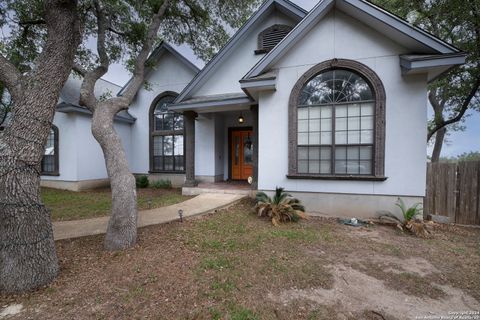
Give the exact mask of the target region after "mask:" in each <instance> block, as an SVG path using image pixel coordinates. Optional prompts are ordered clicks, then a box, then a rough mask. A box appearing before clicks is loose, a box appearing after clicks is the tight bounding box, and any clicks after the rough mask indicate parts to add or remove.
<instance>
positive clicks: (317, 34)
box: [259, 11, 427, 211]
mask: <svg viewBox="0 0 480 320" xmlns="http://www.w3.org/2000/svg"><path fill="white" fill-rule="evenodd" d="M405 52H406V50H405V49H404V48H402V47H400V46H399V45H397V44H395V43H393V42H391V41H390V40H388V39H386V38H385V37H384V36H382V35H380V34H379V33H377V32H376V31H374V30H373V29H370V28H369V27H368V26H366V25H364V24H362V23H360V22H358V21H356V20H354V19H353V18H351V17H349V16H347V15H345V14H343V13H341V12H339V11H334V12H331V13H330V14H328V15H327V16H326V17H325V18H324V19H323V20H321V21H320V22H319V23H318V24H317V26H315V27H314V28H313V29H312V30H311V31H310V32H309V34H308V35H306V36H305V37H304V38H303V39H302V40H301V41H300V42H299V43H298V44H297V45H296V46H295V47H294V49H292V50H291V51H290V52H288V53H287V54H286V56H284V57H283V58H282V59H281V60H280V61H279V62H278V63H277V65H276V66H275V68H278V70H279V75H278V78H277V90H276V91H275V92H264V93H261V94H260V97H259V144H260V146H261V147H260V149H259V189H263V190H274V189H275V187H276V186H282V187H285V188H286V189H287V190H289V191H296V192H302V193H306V192H321V193H322V196H321V197H320V196H319V197H318V199H316V200H315V202H312V201H310V200H308V201H309V202H308V204H309V205H311V206H313V204H314V203H315V204H316V207H317V208H318V209H320V208H321V206H323V205H326V206H327V207H329V206H331V204H332V203H333V201H336V206H337V208H339V209H342V208H343V207H341V206H340V203H341V202H342V199H343V198H342V199H341V197H340V198H336V200H335V198H332V199H331V200H325V199H324V200H322V199H323V198H322V197H323V193H327V194H331V193H336V194H338V193H344V194H364V195H386V196H388V195H393V196H397V195H401V196H414V197H417V198H416V199H419V198H418V197H422V196H423V195H424V193H425V176H426V139H425V137H426V132H427V128H426V123H427V108H426V104H427V82H426V75H416V76H409V77H402V75H401V70H400V66H399V58H398V55H399V54H402V53H405ZM333 58H344V59H352V60H356V61H359V62H361V63H363V64H365V65H367V66H368V67H370V68H371V69H372V70H374V71H375V72H376V73H377V75H378V76H379V77H380V79H381V80H382V82H383V85H384V86H385V90H386V144H385V175H386V176H387V177H388V179H387V180H386V181H383V182H380V181H375V182H373V181H339V180H296V179H295V180H294V179H287V178H286V174H287V173H288V121H289V119H288V100H289V97H290V93H291V90H292V88H293V86H294V85H295V82H296V81H297V79H298V78H299V77H301V76H302V75H303V74H304V73H305V72H306V71H307V70H308V69H310V68H311V67H312V66H314V65H316V64H318V63H320V62H323V61H325V60H329V59H333ZM277 141H278V142H279V143H273V142H277ZM282 141H283V143H280V142H282ZM309 197H310V198H311V199H315V196H309ZM305 199H307V198H305ZM327 199H328V197H327ZM375 199H377V198H375ZM325 201H327V202H328V201H330V202H328V203H327V204H325ZM382 201H383V200H382ZM382 201H378V200H373V202H372V201H371V200H368V201H366V202H364V205H365V208H363V209H362V208H358V207H357V208H356V210H366V211H368V210H370V209H369V208H371V206H370V204H371V203H374V204H376V205H383V206H385V202H384V201H383V202H382ZM389 201H391V204H393V203H394V202H395V201H396V197H393V198H391V199H390V200H389ZM351 203H356V204H357V205H360V204H361V203H362V202H355V201H354V202H351ZM369 203H370V204H369ZM388 203H390V202H388ZM307 207H308V205H307ZM389 207H390V205H389ZM376 208H377V210H378V209H379V208H378V207H376ZM342 210H343V209H342Z"/></svg>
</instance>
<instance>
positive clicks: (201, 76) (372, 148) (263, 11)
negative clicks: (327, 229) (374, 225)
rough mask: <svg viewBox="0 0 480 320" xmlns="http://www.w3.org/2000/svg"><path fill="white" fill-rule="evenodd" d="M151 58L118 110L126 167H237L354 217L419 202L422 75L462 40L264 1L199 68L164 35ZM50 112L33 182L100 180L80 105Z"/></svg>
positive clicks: (204, 178) (451, 59)
mask: <svg viewBox="0 0 480 320" xmlns="http://www.w3.org/2000/svg"><path fill="white" fill-rule="evenodd" d="M152 59H155V67H154V68H152V69H151V70H150V71H149V73H148V76H147V81H148V82H149V83H150V84H151V88H152V90H145V89H142V90H140V92H139V93H138V95H137V97H136V100H135V102H134V103H133V105H132V106H131V108H130V110H129V113H124V114H119V115H118V118H119V119H117V122H118V123H117V130H118V131H119V132H120V133H121V135H122V139H123V143H124V147H125V149H126V151H127V154H128V157H129V159H128V160H129V163H130V166H131V170H132V172H134V173H135V174H148V175H149V176H150V178H151V180H155V179H169V180H171V181H172V183H173V184H175V185H179V186H180V185H182V186H183V187H184V192H186V193H195V190H198V183H200V184H201V186H202V183H203V186H208V185H212V184H215V183H219V182H223V181H247V180H249V177H250V178H251V179H250V180H251V182H252V185H251V186H252V188H253V189H258V190H265V191H272V190H274V189H275V187H277V186H282V187H284V188H285V189H286V190H288V191H289V192H290V193H291V194H293V195H294V196H296V197H298V198H300V199H301V200H303V202H304V203H305V205H306V207H307V209H308V210H309V211H318V212H323V213H327V214H333V215H336V214H338V215H355V216H367V215H372V213H374V212H375V211H377V210H390V209H392V208H393V206H394V203H395V201H396V199H397V197H399V196H400V197H402V198H404V199H405V200H406V201H407V202H410V203H412V202H419V201H422V199H423V196H424V194H425V180H426V179H425V177H426V138H425V137H426V132H427V85H428V83H429V81H432V80H433V79H435V78H436V77H438V76H439V75H440V74H442V73H443V72H445V71H447V70H449V69H450V68H452V67H455V66H457V65H461V64H463V63H464V62H465V53H463V52H461V51H460V50H458V49H457V48H455V47H453V46H451V45H449V44H448V43H446V42H444V41H442V40H440V39H437V38H435V37H434V36H432V35H430V34H428V33H426V32H424V31H422V30H420V29H418V28H416V27H414V26H412V25H410V24H409V23H407V22H406V21H404V20H402V19H400V18H398V17H397V16H395V15H393V14H391V13H389V12H387V11H385V10H383V9H381V8H379V7H377V6H375V5H373V4H371V3H369V2H367V1H363V0H322V1H320V2H319V3H318V4H317V5H316V6H315V7H314V8H313V9H312V10H311V11H310V12H306V11H304V10H303V9H302V8H300V7H298V6H296V5H295V4H293V3H291V2H289V1H288V0H267V1H266V2H265V3H264V4H263V5H262V6H261V7H260V8H259V9H258V10H257V11H256V12H255V13H254V14H253V15H252V17H251V18H250V19H249V20H248V21H247V22H246V23H245V25H244V26H243V27H242V28H240V29H239V30H238V31H237V32H236V33H235V34H234V35H233V36H232V38H231V39H230V41H229V42H228V43H227V44H226V45H225V46H224V48H223V49H222V50H221V51H220V52H219V53H218V54H217V55H216V56H215V57H214V58H213V59H212V60H211V61H210V62H208V63H207V65H206V66H205V67H204V68H203V69H202V70H201V71H200V70H198V69H197V68H196V67H195V66H194V65H193V64H192V63H190V62H189V61H188V60H186V59H185V58H184V57H182V56H181V55H180V54H179V53H178V52H176V51H175V50H174V49H173V48H172V47H170V46H168V45H167V44H162V45H161V46H160V47H159V48H157V50H156V51H155V53H154V54H153V55H152ZM121 93H122V92H121V90H119V92H118V94H121ZM73 104H74V103H73ZM69 110H70V109H69ZM77 111H78V110H77ZM54 123H55V126H57V127H58V132H59V139H58V141H59V150H58V153H59V160H58V169H59V170H58V172H55V174H56V176H43V177H42V181H43V183H44V184H48V183H50V184H51V183H52V182H53V181H55V182H56V183H62V184H63V186H64V187H67V185H68V186H69V187H72V188H73V189H75V188H76V189H81V186H82V184H83V185H84V186H89V185H95V181H102V179H105V178H106V173H105V165H104V164H103V158H102V155H101V152H100V148H99V147H98V146H97V145H96V144H95V141H94V140H93V137H91V134H90V135H89V134H87V133H85V132H87V131H88V133H89V130H90V129H89V119H88V114H86V113H84V112H74V111H73V109H72V111H69V112H67V113H66V109H62V108H61V107H60V106H59V110H58V112H57V114H56V116H55V121H54ZM80 131H85V132H83V133H81V132H80ZM72 141H76V143H72ZM74 186H75V187H74Z"/></svg>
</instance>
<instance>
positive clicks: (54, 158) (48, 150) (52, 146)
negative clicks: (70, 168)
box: [41, 126, 59, 175]
mask: <svg viewBox="0 0 480 320" xmlns="http://www.w3.org/2000/svg"><path fill="white" fill-rule="evenodd" d="M41 171H42V172H41V174H42V175H58V174H59V172H58V128H57V127H56V126H52V128H51V129H50V133H49V135H48V138H47V143H46V145H45V152H44V154H43V158H42V162H41Z"/></svg>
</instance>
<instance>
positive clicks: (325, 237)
mask: <svg viewBox="0 0 480 320" xmlns="http://www.w3.org/2000/svg"><path fill="white" fill-rule="evenodd" d="M251 210H252V203H251V202H250V201H249V200H245V201H242V202H241V203H239V204H237V205H235V206H233V207H231V208H229V209H225V210H222V211H220V212H218V213H215V214H212V215H208V216H204V217H201V218H197V219H192V220H189V221H186V222H184V223H180V222H175V223H171V224H166V225H160V226H152V227H148V228H143V229H141V230H140V231H139V243H138V245H137V246H135V247H134V248H132V249H129V250H126V251H123V252H117V253H109V252H104V251H103V250H102V240H103V239H102V236H98V237H97V236H95V237H87V238H82V239H76V240H67V241H59V242H57V249H58V256H59V258H60V263H61V273H60V275H59V277H58V279H57V280H56V281H55V282H54V283H53V284H52V285H51V286H49V287H48V288H44V289H41V290H39V291H37V292H34V293H30V294H26V295H22V296H17V297H0V311H1V306H4V305H9V304H11V303H21V304H22V305H23V306H24V310H23V311H22V312H21V313H20V314H18V315H17V316H14V317H13V319H28V318H31V319H236V320H241V319H244V320H245V319H381V316H379V315H378V313H380V314H382V316H383V317H384V318H385V319H397V318H396V316H398V319H403V318H402V314H400V315H394V314H391V313H390V314H388V313H387V312H385V311H382V310H375V309H372V308H373V306H368V305H362V306H361V307H359V308H358V309H356V310H351V309H349V308H347V307H346V306H345V305H343V304H342V303H344V302H345V301H338V302H334V303H327V301H326V300H318V299H317V300H315V299H290V300H288V301H286V302H284V301H281V300H279V299H277V298H276V297H278V296H280V295H281V294H284V293H285V292H289V291H294V292H303V291H305V292H307V291H308V292H310V291H311V292H312V293H311V294H315V292H317V291H315V290H318V291H322V292H326V293H327V294H328V293H329V292H330V289H331V288H332V287H334V286H335V283H334V272H333V271H332V266H337V265H344V266H347V267H348V268H353V269H354V270H358V271H359V272H363V273H365V274H366V275H368V277H372V279H377V280H378V282H379V283H384V284H385V288H388V290H391V292H397V291H398V292H401V293H402V294H408V295H409V296H412V297H414V298H415V299H437V300H438V299H443V297H444V296H445V295H446V293H445V292H443V291H442V289H439V287H437V286H436V285H435V283H438V284H442V285H449V286H452V287H455V288H459V289H461V290H463V291H464V292H465V294H469V295H471V296H473V297H474V298H475V299H477V300H480V291H479V290H478V288H479V287H480V279H479V277H478V265H480V249H479V248H480V246H479V245H480V230H475V229H464V228H456V227H455V228H451V227H437V229H436V231H435V236H434V238H433V239H429V240H424V239H418V238H415V237H412V236H405V235H403V234H401V233H398V232H397V231H395V230H393V229H388V228H385V227H378V226H375V227H371V228H362V229H357V228H351V227H347V226H343V225H339V224H337V223H336V221H335V220H329V219H319V218H312V219H310V220H308V221H302V222H300V223H298V224H285V225H281V226H280V227H277V228H276V227H273V226H272V225H271V223H270V222H269V221H268V220H262V219H258V218H257V217H256V216H255V214H254V213H252V211H251ZM373 258H375V259H376V260H375V259H373ZM410 258H412V259H417V260H418V259H425V261H426V262H425V265H426V267H425V270H423V269H422V270H416V269H411V268H410V264H411V263H410V262H409V261H408V260H406V259H410ZM404 260H405V261H407V263H405V264H402V263H401V262H402V261H404ZM430 264H431V266H434V267H431V266H430ZM429 266H430V267H429ZM392 268H393V269H392ZM429 268H430V269H431V270H430V269H429ZM344 280H345V281H347V280H348V279H344ZM377 280H376V281H377ZM341 281H343V280H341ZM348 281H350V280H348ZM344 285H347V284H344ZM351 285H353V284H352V283H351ZM432 288H433V289H432ZM361 289H362V290H363V288H361ZM309 290H310V291H309ZM365 290H367V288H365ZM332 292H333V291H332ZM364 292H365V294H367V291H364ZM377 294H379V295H382V294H383V292H379V293H377ZM314 298H315V297H314ZM412 301H414V300H412ZM428 301H430V300H428ZM431 301H433V300H431ZM446 303H448V302H446ZM456 307H457V306H454V305H452V306H450V309H452V310H453V309H455V308H456ZM410 308H411V307H410Z"/></svg>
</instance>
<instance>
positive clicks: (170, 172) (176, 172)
mask: <svg viewBox="0 0 480 320" xmlns="http://www.w3.org/2000/svg"><path fill="white" fill-rule="evenodd" d="M148 173H169V174H185V171H152V170H150V171H148Z"/></svg>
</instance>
